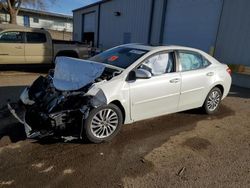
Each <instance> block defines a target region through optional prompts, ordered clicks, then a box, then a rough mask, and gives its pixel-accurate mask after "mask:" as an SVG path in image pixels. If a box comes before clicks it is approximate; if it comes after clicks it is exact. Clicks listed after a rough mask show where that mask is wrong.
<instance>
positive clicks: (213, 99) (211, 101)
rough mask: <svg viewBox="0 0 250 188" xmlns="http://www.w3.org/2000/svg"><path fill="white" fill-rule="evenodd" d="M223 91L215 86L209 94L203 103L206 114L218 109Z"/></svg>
mask: <svg viewBox="0 0 250 188" xmlns="http://www.w3.org/2000/svg"><path fill="white" fill-rule="evenodd" d="M221 98H222V93H221V90H220V89H219V88H217V87H215V88H213V89H212V90H211V91H210V92H209V93H208V95H207V98H206V100H205V102H204V104H203V107H202V108H203V110H204V111H205V113H206V114H209V115H211V114H214V113H216V112H217V111H218V109H219V105H220V102H221Z"/></svg>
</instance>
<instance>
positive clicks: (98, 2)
mask: <svg viewBox="0 0 250 188" xmlns="http://www.w3.org/2000/svg"><path fill="white" fill-rule="evenodd" d="M107 1H111V0H100V1H97V2H95V3H92V4H89V5H86V6H83V7H80V8H77V9H74V10H72V12H75V11H79V10H83V9H86V8H90V7H93V6H96V5H100V4H102V3H105V2H107Z"/></svg>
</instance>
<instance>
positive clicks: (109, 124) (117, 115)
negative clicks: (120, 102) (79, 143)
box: [84, 104, 123, 143]
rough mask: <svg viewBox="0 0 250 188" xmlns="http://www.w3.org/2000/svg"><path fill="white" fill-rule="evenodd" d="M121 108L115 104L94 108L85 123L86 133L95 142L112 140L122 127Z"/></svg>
mask: <svg viewBox="0 0 250 188" xmlns="http://www.w3.org/2000/svg"><path fill="white" fill-rule="evenodd" d="M122 122H123V117H122V112H121V110H120V109H119V108H118V107H117V106H116V105H114V104H109V105H106V106H101V107H98V108H96V109H93V110H92V111H91V112H90V114H89V117H88V118H87V119H86V121H85V123H84V130H85V135H86V137H87V138H88V140H89V141H91V142H93V143H101V142H104V141H109V140H111V139H112V138H113V137H114V136H116V135H117V133H118V132H119V130H120V129H121V125H122Z"/></svg>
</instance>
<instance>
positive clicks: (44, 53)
mask: <svg viewBox="0 0 250 188" xmlns="http://www.w3.org/2000/svg"><path fill="white" fill-rule="evenodd" d="M89 50H90V49H89V47H88V46H87V45H83V44H81V43H79V42H75V41H59V40H53V39H52V37H51V35H50V33H49V32H48V31H46V30H44V29H34V28H26V27H22V26H11V25H0V64H51V63H53V62H54V60H55V58H56V57H57V56H69V57H75V58H86V57H87V56H88V52H89Z"/></svg>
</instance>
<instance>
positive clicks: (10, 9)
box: [0, 0, 56, 24]
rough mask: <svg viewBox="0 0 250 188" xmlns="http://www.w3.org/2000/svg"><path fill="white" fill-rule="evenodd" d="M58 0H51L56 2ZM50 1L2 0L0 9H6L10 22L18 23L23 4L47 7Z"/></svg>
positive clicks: (41, 7)
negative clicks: (18, 15)
mask: <svg viewBox="0 0 250 188" xmlns="http://www.w3.org/2000/svg"><path fill="white" fill-rule="evenodd" d="M55 1H56V0H50V2H51V3H54V2H55ZM47 3H48V1H45V0H0V9H4V10H5V11H6V12H7V13H9V15H10V23H11V24H17V14H18V12H19V10H20V8H21V5H23V6H32V7H34V8H39V9H45V8H46V4H47Z"/></svg>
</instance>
